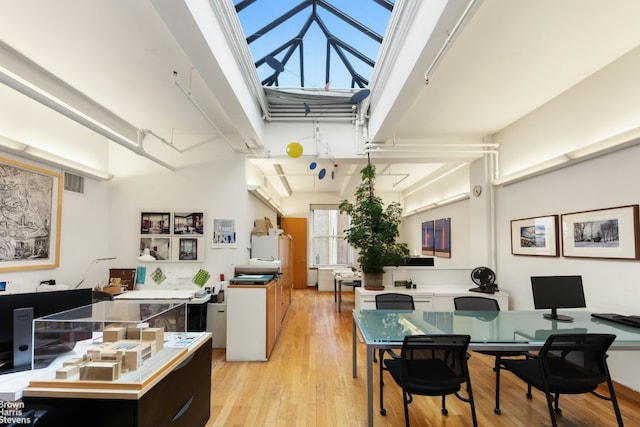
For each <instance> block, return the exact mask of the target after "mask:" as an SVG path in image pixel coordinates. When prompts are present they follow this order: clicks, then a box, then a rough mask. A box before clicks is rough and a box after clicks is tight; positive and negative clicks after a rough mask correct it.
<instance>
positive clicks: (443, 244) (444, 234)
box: [433, 218, 451, 258]
mask: <svg viewBox="0 0 640 427" xmlns="http://www.w3.org/2000/svg"><path fill="white" fill-rule="evenodd" d="M433 232H434V236H433V242H434V253H435V256H437V257H440V258H451V218H442V219H436V220H435V221H434V224H433Z"/></svg>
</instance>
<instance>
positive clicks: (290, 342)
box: [207, 288, 640, 427]
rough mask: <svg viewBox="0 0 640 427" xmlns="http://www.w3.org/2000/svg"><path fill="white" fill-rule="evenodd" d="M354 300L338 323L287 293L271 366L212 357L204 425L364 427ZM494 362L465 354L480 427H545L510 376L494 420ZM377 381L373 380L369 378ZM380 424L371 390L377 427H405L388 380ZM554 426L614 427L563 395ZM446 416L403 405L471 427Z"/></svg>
mask: <svg viewBox="0 0 640 427" xmlns="http://www.w3.org/2000/svg"><path fill="white" fill-rule="evenodd" d="M352 308H353V295H352V294H349V293H346V294H344V299H343V307H342V313H338V311H337V306H336V304H335V303H334V302H333V293H332V292H318V291H317V290H316V289H315V288H310V289H304V290H294V291H293V296H292V304H291V307H290V308H289V311H288V313H287V316H286V319H285V322H284V325H283V330H282V333H281V335H280V337H279V339H278V342H277V344H276V347H275V349H274V351H273V353H272V355H271V359H270V360H269V362H226V361H225V357H224V350H222V349H214V351H213V356H212V366H213V368H212V373H211V418H210V419H209V422H208V423H207V426H208V427H210V426H225V427H231V426H247V427H249V426H251V427H255V426H318V427H327V426H366V414H367V402H366V393H367V391H366V370H365V369H366V368H365V360H366V359H365V347H364V345H363V344H360V345H359V353H358V378H356V379H354V378H352V371H351V324H352V323H351V309H352ZM492 363H493V359H492V358H490V357H488V356H484V355H480V354H477V353H472V357H471V359H470V361H469V365H470V370H471V381H472V386H473V393H474V397H475V402H476V412H477V417H478V423H479V425H481V426H492V427H493V426H522V427H531V426H549V425H551V422H550V420H549V414H548V412H547V408H546V404H545V400H544V397H543V395H542V394H541V393H540V392H538V391H536V390H534V392H533V399H532V400H528V399H527V398H526V397H525V391H526V386H525V385H524V383H522V382H520V381H519V380H517V379H516V378H515V377H513V376H512V374H510V373H505V374H504V375H502V381H501V402H500V403H501V408H502V414H501V415H496V414H494V413H493V407H494V389H495V386H494V375H493V372H492V369H491V367H492ZM374 372H377V371H376V370H374ZM616 394H617V396H618V401H619V403H620V407H621V410H622V416H623V419H624V422H625V425H627V426H638V425H640V397H639V394H638V393H634V392H633V391H631V390H629V389H627V388H625V387H623V386H621V385H616ZM385 406H386V409H387V415H386V416H382V415H380V413H379V404H378V385H377V381H374V425H376V426H403V425H404V414H403V407H402V400H401V393H400V389H399V388H398V387H397V386H396V385H395V383H394V382H393V380H392V379H391V378H390V377H387V381H386V386H385ZM560 407H561V408H562V410H563V412H562V415H561V416H558V424H559V426H565V427H577V426H580V427H582V426H597V427H602V426H614V425H616V422H615V415H614V413H613V408H612V406H611V403H609V402H606V401H603V400H600V399H598V398H596V397H595V396H593V395H590V394H584V395H576V396H568V395H563V396H561V398H560ZM447 408H448V409H449V415H448V416H444V415H442V414H441V413H440V398H438V397H425V396H416V397H415V400H414V402H413V403H412V404H411V405H409V414H410V421H411V425H412V426H414V427H419V426H456V427H457V426H470V425H471V421H470V413H469V406H468V404H466V403H462V402H460V401H458V399H457V398H456V397H455V396H450V397H448V398H447Z"/></svg>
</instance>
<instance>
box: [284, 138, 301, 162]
mask: <svg viewBox="0 0 640 427" xmlns="http://www.w3.org/2000/svg"><path fill="white" fill-rule="evenodd" d="M302 151H303V149H302V145H301V144H300V143H299V142H291V143H289V145H287V155H288V156H289V157H292V158H294V159H297V158H298V157H300V156H302Z"/></svg>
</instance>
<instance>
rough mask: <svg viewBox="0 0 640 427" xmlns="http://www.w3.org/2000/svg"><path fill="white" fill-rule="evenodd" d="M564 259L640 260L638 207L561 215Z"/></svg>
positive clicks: (630, 206)
mask: <svg viewBox="0 0 640 427" xmlns="http://www.w3.org/2000/svg"><path fill="white" fill-rule="evenodd" d="M561 223H562V256H564V257H567V258H604V259H628V260H637V259H639V252H640V251H639V250H638V248H639V240H638V205H628V206H617V207H613V208H606V209H596V210H590V211H582V212H572V213H566V214H562V216H561Z"/></svg>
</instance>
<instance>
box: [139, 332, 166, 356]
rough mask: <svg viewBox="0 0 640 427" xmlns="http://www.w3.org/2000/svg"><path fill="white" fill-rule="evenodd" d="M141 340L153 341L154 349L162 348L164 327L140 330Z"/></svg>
mask: <svg viewBox="0 0 640 427" xmlns="http://www.w3.org/2000/svg"><path fill="white" fill-rule="evenodd" d="M142 340H143V341H155V343H156V349H155V351H160V350H162V347H163V344H164V329H162V328H146V329H143V330H142Z"/></svg>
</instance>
